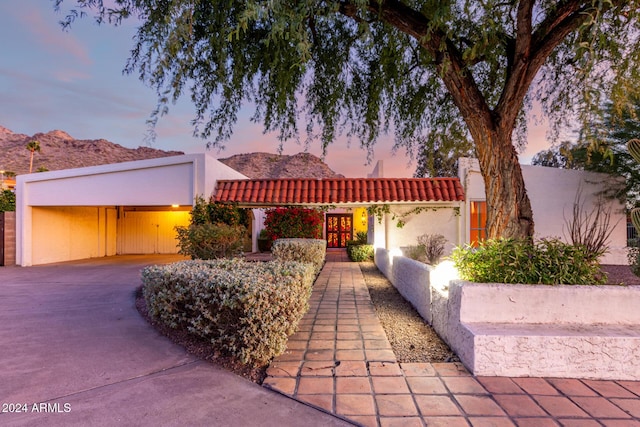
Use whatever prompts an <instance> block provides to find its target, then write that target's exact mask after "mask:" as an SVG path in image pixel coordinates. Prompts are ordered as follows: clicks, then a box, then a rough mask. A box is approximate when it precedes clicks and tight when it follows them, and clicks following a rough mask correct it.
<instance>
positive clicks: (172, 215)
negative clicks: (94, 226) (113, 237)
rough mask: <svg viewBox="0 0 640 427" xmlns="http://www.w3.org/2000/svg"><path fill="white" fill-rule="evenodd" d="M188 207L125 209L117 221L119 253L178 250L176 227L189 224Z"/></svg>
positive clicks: (160, 252)
mask: <svg viewBox="0 0 640 427" xmlns="http://www.w3.org/2000/svg"><path fill="white" fill-rule="evenodd" d="M190 220H191V216H190V214H189V212H188V211H177V212H172V211H165V212H157V211H151V212H137V211H126V210H125V211H123V212H122V213H121V215H120V218H119V219H118V221H117V236H118V239H117V253H118V255H125V254H175V253H178V239H177V234H176V231H175V227H178V226H188V225H189V222H190Z"/></svg>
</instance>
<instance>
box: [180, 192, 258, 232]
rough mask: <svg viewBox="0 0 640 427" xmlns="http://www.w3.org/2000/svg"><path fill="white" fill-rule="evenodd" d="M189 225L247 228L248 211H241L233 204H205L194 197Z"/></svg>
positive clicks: (200, 198) (200, 199) (202, 199)
mask: <svg viewBox="0 0 640 427" xmlns="http://www.w3.org/2000/svg"><path fill="white" fill-rule="evenodd" d="M191 224H192V225H200V224H227V225H242V226H244V227H248V226H249V212H248V209H241V208H238V206H237V205H236V204H234V203H215V202H206V201H205V200H204V198H202V197H200V196H198V197H196V203H195V205H194V206H193V208H192V210H191Z"/></svg>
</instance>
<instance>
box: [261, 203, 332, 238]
mask: <svg viewBox="0 0 640 427" xmlns="http://www.w3.org/2000/svg"><path fill="white" fill-rule="evenodd" d="M323 222H324V214H323V213H322V212H321V211H319V210H316V209H306V208H274V209H268V210H267V211H266V217H265V220H264V226H265V229H266V230H267V235H268V236H269V238H270V239H271V240H272V241H275V240H276V239H282V238H299V239H320V238H322V223H323Z"/></svg>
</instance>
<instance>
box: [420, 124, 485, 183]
mask: <svg viewBox="0 0 640 427" xmlns="http://www.w3.org/2000/svg"><path fill="white" fill-rule="evenodd" d="M463 125H464V124H463V123H459V122H458V121H453V122H452V123H451V128H450V129H449V131H448V132H447V133H442V134H433V133H431V134H429V136H428V137H427V138H426V139H425V140H424V141H421V142H420V144H419V147H420V148H419V149H418V154H417V165H416V171H415V172H414V174H413V176H414V177H416V178H428V177H446V176H449V177H456V176H458V159H459V158H460V157H476V155H475V149H474V147H473V141H472V140H471V138H470V136H469V132H468V131H467V129H466V128H465V127H464V126H463Z"/></svg>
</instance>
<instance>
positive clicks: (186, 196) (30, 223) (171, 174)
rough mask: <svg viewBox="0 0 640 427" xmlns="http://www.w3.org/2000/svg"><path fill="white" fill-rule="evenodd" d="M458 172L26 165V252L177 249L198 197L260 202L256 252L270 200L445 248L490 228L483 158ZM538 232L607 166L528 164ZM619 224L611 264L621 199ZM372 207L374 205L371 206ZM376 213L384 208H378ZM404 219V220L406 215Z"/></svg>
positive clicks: (185, 164) (21, 232) (329, 234)
mask: <svg viewBox="0 0 640 427" xmlns="http://www.w3.org/2000/svg"><path fill="white" fill-rule="evenodd" d="M459 165H460V166H459V174H458V177H454V178H388V177H385V176H384V171H383V163H382V162H379V163H378V164H377V165H376V168H375V169H374V170H373V172H372V174H370V175H369V176H368V177H367V178H330V179H303V178H300V179H276V180H251V179H248V178H247V177H246V176H244V175H242V174H240V173H239V172H237V171H235V170H233V169H231V168H229V167H228V166H226V165H224V164H222V163H221V162H219V161H217V160H216V159H214V158H213V157H212V156H210V155H208V154H187V155H181V156H173V157H165V158H160V159H152V160H141V161H134V162H125V163H117V164H110V165H101V166H93V167H87V168H79V169H68V170H61V171H52V172H43V173H38V174H29V175H20V176H18V178H17V187H16V188H17V191H16V193H17V204H16V216H17V219H16V239H17V244H16V261H17V264H19V265H24V266H28V265H35V264H44V263H52V262H60V261H68V260H74V259H82V258H92V257H102V256H109V255H116V254H136V253H176V252H177V247H176V239H175V231H174V227H176V226H179V225H186V224H188V222H189V211H190V209H191V206H192V205H193V203H194V200H195V198H196V197H197V196H204V197H212V199H213V200H215V201H219V202H235V203H238V204H239V205H240V206H242V207H248V208H252V209H253V211H252V212H253V215H252V221H251V236H252V239H253V250H254V251H255V250H256V249H257V242H256V240H257V236H258V234H259V231H260V230H261V228H262V227H263V221H264V209H265V208H268V207H274V206H291V205H297V206H308V207H323V208H327V209H328V210H327V212H326V219H325V227H324V231H323V235H324V238H325V239H327V242H328V247H330V248H332V247H337V248H339V247H344V246H345V244H346V241H347V240H349V239H351V238H353V236H354V234H355V233H357V232H358V231H365V230H366V231H367V233H368V236H369V240H370V241H371V242H372V243H373V244H374V245H375V246H376V247H381V248H386V249H389V250H400V248H402V247H404V246H408V245H413V244H415V243H416V237H417V236H419V235H421V234H425V233H429V234H442V235H444V236H445V238H446V239H447V242H448V243H447V250H449V251H450V250H451V249H452V248H453V247H454V246H456V245H461V244H464V243H469V242H473V241H474V240H477V239H478V238H482V237H483V232H484V227H485V221H486V216H485V215H484V214H483V212H486V201H485V197H484V184H483V180H482V176H481V175H480V172H479V167H478V164H477V161H476V160H474V159H460V162H459ZM523 173H524V175H525V182H526V185H527V190H528V192H529V195H530V198H531V199H532V205H533V210H534V219H535V221H536V232H537V235H538V237H545V236H558V237H561V238H562V237H563V224H564V220H563V218H565V217H566V216H567V215H570V213H571V209H572V206H573V201H574V200H575V197H576V192H577V189H578V188H582V191H583V200H585V202H586V205H585V206H593V204H594V203H596V202H597V201H598V200H599V199H598V197H597V194H598V193H599V192H601V191H602V190H603V189H604V183H605V181H606V180H607V176H606V175H599V174H592V173H586V172H582V171H569V170H560V169H552V168H542V167H538V166H523ZM605 203H607V204H608V205H610V206H611V207H612V208H613V209H614V211H613V220H612V224H614V225H615V229H614V231H613V234H612V236H611V239H610V245H611V248H612V249H611V253H610V254H608V255H607V257H606V258H605V259H604V262H607V263H618V264H626V255H625V254H626V252H625V247H626V229H625V226H626V223H625V221H624V218H625V216H624V212H623V211H622V205H621V204H620V203H619V202H617V201H613V200H606V201H605ZM368 208H369V209H368ZM369 211H375V212H377V213H378V215H371V214H370V213H369ZM402 224H404V225H403V226H402V227H398V225H402Z"/></svg>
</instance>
